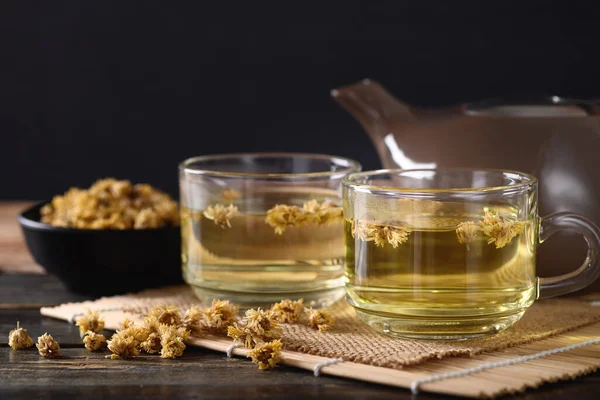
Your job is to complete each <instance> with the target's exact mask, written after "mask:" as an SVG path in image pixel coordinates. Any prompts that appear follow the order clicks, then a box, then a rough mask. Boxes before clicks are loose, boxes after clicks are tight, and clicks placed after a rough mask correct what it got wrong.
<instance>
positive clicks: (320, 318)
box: [306, 308, 334, 332]
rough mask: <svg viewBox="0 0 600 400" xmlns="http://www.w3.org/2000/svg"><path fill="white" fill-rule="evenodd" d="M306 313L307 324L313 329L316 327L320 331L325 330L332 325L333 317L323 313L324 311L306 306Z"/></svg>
mask: <svg viewBox="0 0 600 400" xmlns="http://www.w3.org/2000/svg"><path fill="white" fill-rule="evenodd" d="M306 313H307V314H308V326H310V327H311V328H313V329H318V330H319V331H321V332H325V331H327V330H329V329H330V328H331V326H332V325H333V322H334V320H333V317H331V316H330V315H329V314H327V313H325V311H319V310H314V309H312V308H307V309H306Z"/></svg>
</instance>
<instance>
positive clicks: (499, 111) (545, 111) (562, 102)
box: [460, 96, 600, 117]
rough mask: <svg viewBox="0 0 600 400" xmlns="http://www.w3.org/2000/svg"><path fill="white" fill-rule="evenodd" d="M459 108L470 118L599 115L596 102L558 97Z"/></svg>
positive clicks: (498, 100) (502, 100) (503, 100)
mask: <svg viewBox="0 0 600 400" xmlns="http://www.w3.org/2000/svg"><path fill="white" fill-rule="evenodd" d="M460 108H461V110H462V112H463V113H464V114H466V115H472V116H497V117H586V116H590V115H599V114H600V104H599V103H598V102H597V101H594V100H582V99H572V98H566V97H559V96H537V97H520V98H507V97H500V98H495V99H490V100H482V101H476V102H472V103H467V104H464V105H462V106H461V107H460Z"/></svg>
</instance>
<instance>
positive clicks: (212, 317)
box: [204, 299, 238, 333]
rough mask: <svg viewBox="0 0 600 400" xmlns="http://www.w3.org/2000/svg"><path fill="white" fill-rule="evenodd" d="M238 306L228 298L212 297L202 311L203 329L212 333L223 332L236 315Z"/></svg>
mask: <svg viewBox="0 0 600 400" xmlns="http://www.w3.org/2000/svg"><path fill="white" fill-rule="evenodd" d="M237 313H238V308H237V306H235V305H234V304H232V303H230V302H229V301H228V300H217V299H213V301H212V304H211V306H210V307H208V308H207V309H206V310H205V311H204V324H205V329H206V330H208V331H210V332H213V333H225V332H227V327H229V326H231V325H232V324H233V323H234V321H235V317H236V316H237Z"/></svg>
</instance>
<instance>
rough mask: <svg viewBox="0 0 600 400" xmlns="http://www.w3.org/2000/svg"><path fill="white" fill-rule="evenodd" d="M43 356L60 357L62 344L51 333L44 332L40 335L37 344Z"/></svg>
mask: <svg viewBox="0 0 600 400" xmlns="http://www.w3.org/2000/svg"><path fill="white" fill-rule="evenodd" d="M35 346H36V347H37V349H38V351H39V353H40V356H42V357H48V358H52V357H60V345H59V344H58V342H57V341H56V340H54V338H53V337H52V336H51V335H48V333H44V334H43V335H42V336H40V337H38V342H37V343H36V345H35Z"/></svg>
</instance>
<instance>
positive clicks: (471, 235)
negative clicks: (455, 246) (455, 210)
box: [456, 221, 481, 250]
mask: <svg viewBox="0 0 600 400" xmlns="http://www.w3.org/2000/svg"><path fill="white" fill-rule="evenodd" d="M480 231H481V228H480V227H479V225H477V224H476V223H475V222H473V221H465V222H461V223H460V224H458V226H457V227H456V237H458V242H459V243H462V244H464V245H466V247H467V250H471V242H472V241H473V239H475V236H477V235H478V234H479V232H480Z"/></svg>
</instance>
